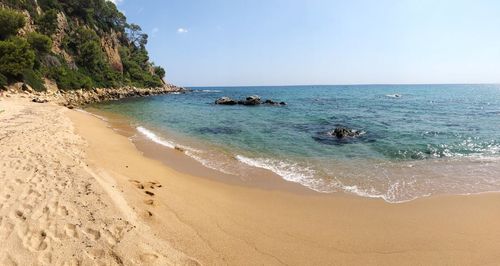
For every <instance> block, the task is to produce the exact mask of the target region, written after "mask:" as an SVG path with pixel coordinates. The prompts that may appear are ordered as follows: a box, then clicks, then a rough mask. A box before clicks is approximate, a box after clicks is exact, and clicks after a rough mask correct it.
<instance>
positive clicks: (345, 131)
mask: <svg viewBox="0 0 500 266" xmlns="http://www.w3.org/2000/svg"><path fill="white" fill-rule="evenodd" d="M328 134H329V135H331V136H335V137H337V138H338V139H342V138H346V137H351V138H352V137H356V136H359V134H360V132H359V131H357V130H354V129H350V128H346V127H337V128H335V130H333V131H330V132H328Z"/></svg>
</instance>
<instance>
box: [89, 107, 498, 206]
mask: <svg viewBox="0 0 500 266" xmlns="http://www.w3.org/2000/svg"><path fill="white" fill-rule="evenodd" d="M82 111H84V112H88V113H89V114H91V115H94V116H95V117H97V118H99V119H101V120H103V121H105V122H106V123H108V124H109V126H110V127H111V128H112V129H114V130H115V131H116V132H117V133H119V134H120V135H123V136H126V137H127V138H129V139H130V140H131V141H132V142H133V143H134V145H135V147H136V148H137V149H138V150H139V151H141V152H142V153H143V155H144V156H146V157H148V158H150V159H154V160H157V161H161V162H162V163H164V164H165V165H166V166H167V167H169V168H172V169H174V170H176V171H179V172H183V173H187V174H190V175H194V176H197V177H203V178H209V179H211V180H216V181H219V182H223V183H226V184H232V185H239V186H247V187H255V188H260V189H265V190H278V191H280V190H281V191H285V192H292V193H302V194H304V193H305V194H319V195H323V194H326V195H333V196H335V197H337V196H342V197H361V198H365V199H375V200H383V201H384V202H387V203H390V204H400V203H406V202H411V201H414V200H418V199H427V198H434V197H441V196H469V195H481V194H488V193H499V192H500V191H496V190H484V191H477V192H451V191H448V192H441V193H437V194H433V193H429V194H422V195H419V196H415V197H412V198H408V199H399V200H394V199H390V198H387V197H386V195H385V194H380V195H376V194H369V193H368V192H366V191H363V190H357V187H356V186H347V185H346V186H344V185H342V186H341V187H338V188H336V190H324V191H323V190H317V189H315V188H312V187H309V186H308V185H307V184H304V183H301V182H299V181H290V180H287V178H286V177H284V176H281V175H280V174H278V173H276V172H275V171H273V170H270V169H268V168H265V167H259V166H255V165H253V164H248V163H245V162H242V161H241V160H239V159H237V158H234V157H233V160H234V163H235V164H241V165H242V167H244V168H243V169H245V170H246V171H245V173H246V172H252V175H251V176H248V175H247V174H238V173H228V172H226V171H224V170H222V169H220V168H219V167H217V166H216V167H214V166H210V165H206V164H205V162H204V161H205V160H206V158H203V159H199V158H196V156H191V155H190V154H189V150H190V149H191V148H193V147H196V148H195V150H196V149H200V147H201V150H210V149H211V148H212V147H205V146H204V145H205V144H206V143H201V142H197V143H193V141H192V140H191V139H184V138H180V137H179V135H178V134H172V133H171V132H168V131H167V133H165V134H166V135H156V134H158V133H157V132H162V130H161V129H157V128H155V127H151V128H150V127H149V126H148V128H144V126H145V125H144V124H143V123H141V122H139V121H134V120H133V119H132V118H128V117H126V116H125V115H122V114H117V113H113V112H111V111H107V110H103V109H98V108H95V107H90V108H86V109H84V110H82ZM139 127H140V128H142V129H143V130H147V133H146V134H155V135H154V139H153V138H151V136H147V135H146V134H145V133H143V132H141V130H139V129H138V128H139ZM156 138H158V140H156ZM161 142H166V143H167V144H163V143H161ZM179 143H181V144H179ZM185 143H190V144H188V146H183V144H185ZM191 144H195V145H194V146H191ZM184 148H186V149H187V150H185V149H184ZM238 156H239V155H238ZM226 159H227V158H226ZM468 159H470V160H472V159H473V158H468ZM483 161H492V162H493V163H498V162H500V161H498V158H494V159H491V158H478V159H474V161H463V162H460V161H446V160H445V159H442V160H435V161H434V162H433V163H438V164H442V163H444V164H449V165H452V164H453V165H455V166H457V165H459V164H461V163H464V162H465V163H469V164H471V163H472V164H475V163H477V162H483ZM416 163H422V162H420V161H418V162H416ZM408 164H410V165H413V163H412V162H411V161H409V162H403V165H402V166H401V167H407V165H408Z"/></svg>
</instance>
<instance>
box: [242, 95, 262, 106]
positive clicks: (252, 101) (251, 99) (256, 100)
mask: <svg viewBox="0 0 500 266" xmlns="http://www.w3.org/2000/svg"><path fill="white" fill-rule="evenodd" d="M259 104H260V97H259V96H257V95H252V96H248V97H247V98H246V100H245V101H244V102H243V105H259Z"/></svg>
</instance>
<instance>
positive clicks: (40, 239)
mask: <svg viewBox="0 0 500 266" xmlns="http://www.w3.org/2000/svg"><path fill="white" fill-rule="evenodd" d="M46 238H47V233H45V231H38V230H34V231H28V232H27V234H26V235H25V236H24V237H23V245H24V246H25V247H26V248H28V249H29V250H31V251H42V250H45V249H47V243H46V241H45V239H46Z"/></svg>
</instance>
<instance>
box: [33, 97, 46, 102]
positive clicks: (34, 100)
mask: <svg viewBox="0 0 500 266" xmlns="http://www.w3.org/2000/svg"><path fill="white" fill-rule="evenodd" d="M32 102H34V103H48V102H49V101H48V100H47V99H44V98H40V97H35V98H33V100H32Z"/></svg>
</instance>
